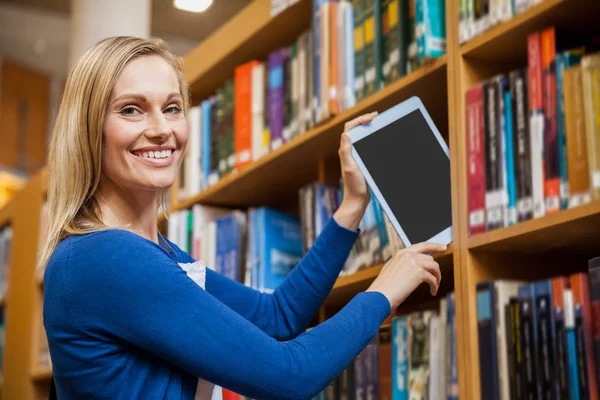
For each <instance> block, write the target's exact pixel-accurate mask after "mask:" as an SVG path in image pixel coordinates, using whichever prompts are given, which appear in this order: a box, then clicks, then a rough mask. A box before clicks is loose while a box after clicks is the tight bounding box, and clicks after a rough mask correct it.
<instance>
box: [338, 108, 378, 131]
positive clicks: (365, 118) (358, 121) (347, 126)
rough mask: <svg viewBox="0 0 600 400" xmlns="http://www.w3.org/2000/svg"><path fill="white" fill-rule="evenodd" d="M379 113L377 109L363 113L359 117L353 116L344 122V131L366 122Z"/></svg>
mask: <svg viewBox="0 0 600 400" xmlns="http://www.w3.org/2000/svg"><path fill="white" fill-rule="evenodd" d="M377 114H379V113H378V112H377V111H375V112H372V113H370V114H363V115H361V116H360V117H356V118H354V119H353V120H352V121H348V122H346V124H345V125H344V132H347V131H349V130H350V129H352V128H356V127H357V126H358V125H362V124H367V123H369V122H371V121H372V120H373V118H375V117H376V116H377Z"/></svg>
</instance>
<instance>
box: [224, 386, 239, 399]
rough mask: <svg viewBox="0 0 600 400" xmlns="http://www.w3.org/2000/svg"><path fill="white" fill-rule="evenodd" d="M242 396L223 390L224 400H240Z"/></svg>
mask: <svg viewBox="0 0 600 400" xmlns="http://www.w3.org/2000/svg"><path fill="white" fill-rule="evenodd" d="M239 399H240V395H239V394H237V393H234V392H232V391H230V390H227V389H225V388H223V400H239Z"/></svg>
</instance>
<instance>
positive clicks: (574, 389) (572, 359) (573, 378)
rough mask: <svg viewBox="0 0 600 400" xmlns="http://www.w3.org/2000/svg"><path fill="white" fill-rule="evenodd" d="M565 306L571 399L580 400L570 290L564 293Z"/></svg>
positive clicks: (573, 314) (573, 313) (573, 312)
mask: <svg viewBox="0 0 600 400" xmlns="http://www.w3.org/2000/svg"><path fill="white" fill-rule="evenodd" d="M564 304H565V342H566V344H567V360H568V364H567V365H568V371H569V395H570V396H569V398H570V400H579V399H580V398H581V394H582V393H581V389H580V385H579V371H578V365H577V337H576V333H575V311H574V309H573V294H572V292H571V290H570V289H567V290H565V292H564Z"/></svg>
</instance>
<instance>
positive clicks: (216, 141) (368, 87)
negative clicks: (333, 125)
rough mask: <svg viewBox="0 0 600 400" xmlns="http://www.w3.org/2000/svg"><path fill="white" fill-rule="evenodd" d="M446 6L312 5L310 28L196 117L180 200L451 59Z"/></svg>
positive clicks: (253, 66)
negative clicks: (391, 86) (396, 83)
mask: <svg viewBox="0 0 600 400" xmlns="http://www.w3.org/2000/svg"><path fill="white" fill-rule="evenodd" d="M445 49H446V29H445V1H444V0H410V1H403V0H354V1H352V2H350V1H346V0H341V1H335V0H313V20H312V27H311V29H309V30H307V31H305V32H303V33H302V34H301V35H300V37H298V39H297V40H296V41H295V42H294V43H292V44H291V45H290V46H286V47H283V48H280V49H276V50H274V51H273V52H272V53H271V54H269V56H268V57H267V59H266V60H252V61H250V62H247V63H245V64H243V65H240V66H238V67H237V68H236V69H235V71H234V76H233V77H231V79H229V80H227V81H226V82H225V84H224V85H223V87H221V88H220V89H218V90H217V91H216V93H215V94H214V95H213V96H211V97H209V98H208V99H205V100H204V101H202V102H201V104H200V105H198V106H195V107H193V108H192V109H191V111H190V115H189V121H190V139H189V143H188V146H187V148H186V154H185V161H184V167H183V168H181V170H180V171H181V175H180V183H179V185H180V188H179V197H180V198H188V197H191V196H194V195H196V194H198V193H199V192H200V191H202V190H203V189H206V188H207V187H209V186H211V185H214V184H215V183H217V182H218V181H219V180H220V179H222V177H224V176H226V175H228V174H230V173H232V172H234V171H237V170H240V169H241V168H243V167H244V166H245V165H247V164H248V163H250V162H252V161H256V160H258V159H260V158H261V157H264V156H265V155H266V154H268V153H269V152H272V151H274V150H276V149H278V148H279V147H281V146H282V145H283V144H284V143H286V142H288V141H290V140H292V139H293V138H294V137H296V136H298V135H300V134H302V133H304V132H306V131H307V130H309V129H311V128H312V127H313V126H315V125H316V124H319V123H321V122H323V121H326V120H327V119H329V118H331V117H332V116H334V115H336V114H339V113H340V112H342V111H344V110H345V109H348V108H351V107H353V106H354V105H355V104H356V103H357V102H360V101H361V100H362V99H364V98H365V97H367V96H370V95H371V94H373V93H375V92H376V91H378V90H380V89H382V88H383V87H384V86H386V85H387V84H389V83H392V82H393V81H395V80H397V79H398V78H400V77H402V76H404V75H406V74H407V73H410V72H412V71H413V70H415V69H416V68H418V67H419V66H421V65H422V64H425V63H427V62H428V61H430V60H432V59H435V58H438V57H440V56H441V55H443V54H444V53H445Z"/></svg>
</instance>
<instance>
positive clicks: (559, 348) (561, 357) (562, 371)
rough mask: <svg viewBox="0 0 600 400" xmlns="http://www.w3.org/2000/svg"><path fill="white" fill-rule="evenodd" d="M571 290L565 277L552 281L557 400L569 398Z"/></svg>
mask: <svg viewBox="0 0 600 400" xmlns="http://www.w3.org/2000/svg"><path fill="white" fill-rule="evenodd" d="M568 289H569V279H568V278H567V277H564V276H560V277H556V278H553V279H552V308H553V312H554V326H555V333H556V340H555V342H554V350H553V352H554V354H555V355H556V357H555V359H554V360H555V366H556V368H555V371H556V375H555V391H556V395H555V397H554V398H556V399H568V398H569V370H568V365H569V360H568V358H567V343H566V333H565V332H566V331H565V301H564V299H565V291H566V290H568Z"/></svg>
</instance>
